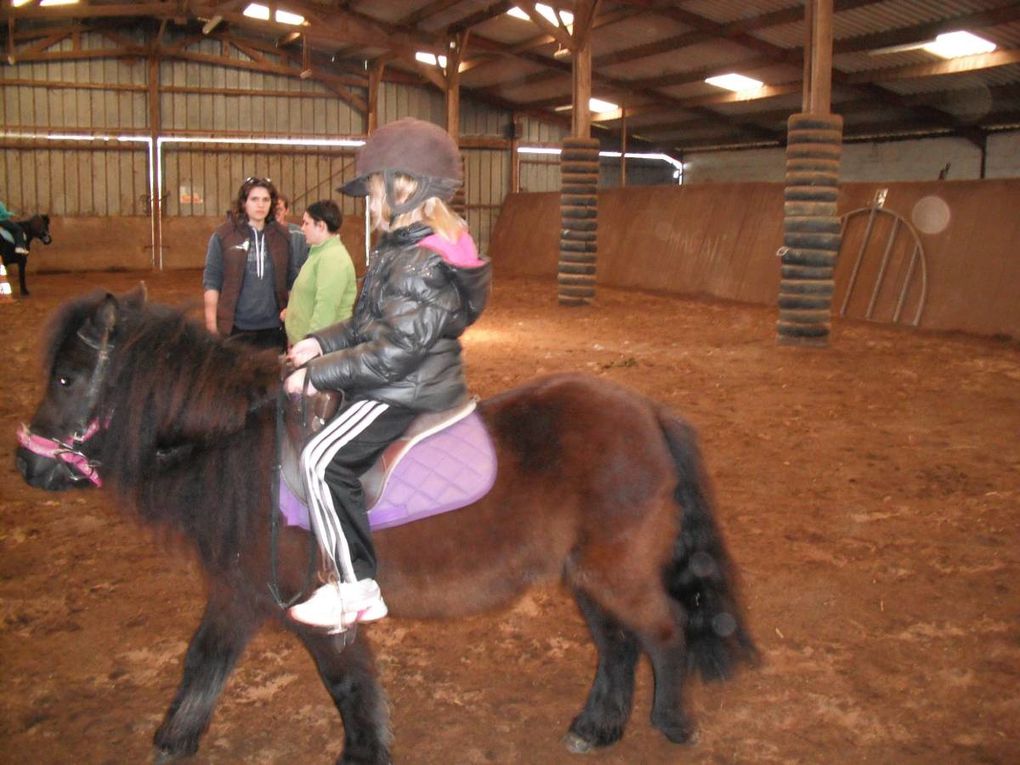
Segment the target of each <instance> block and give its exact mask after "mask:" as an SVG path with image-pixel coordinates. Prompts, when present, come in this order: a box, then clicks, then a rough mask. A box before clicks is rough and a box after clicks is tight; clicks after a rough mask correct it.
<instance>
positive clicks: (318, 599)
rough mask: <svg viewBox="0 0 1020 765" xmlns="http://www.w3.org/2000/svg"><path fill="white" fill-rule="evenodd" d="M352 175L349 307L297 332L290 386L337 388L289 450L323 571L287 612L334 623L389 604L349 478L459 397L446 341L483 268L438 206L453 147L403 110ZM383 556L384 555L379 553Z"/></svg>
mask: <svg viewBox="0 0 1020 765" xmlns="http://www.w3.org/2000/svg"><path fill="white" fill-rule="evenodd" d="M356 172H357V178H355V180H353V181H351V182H350V183H348V184H347V185H345V186H343V187H342V188H341V189H340V191H342V192H344V193H346V194H351V195H353V196H363V197H364V196H367V197H368V199H367V202H366V203H367V205H368V210H369V214H370V216H371V220H372V226H373V228H374V229H376V230H377V231H379V232H380V237H379V240H378V244H377V245H376V247H375V249H374V250H373V251H372V254H371V257H370V259H369V266H368V271H367V273H366V274H365V280H364V284H363V285H362V290H361V295H360V297H359V298H358V301H357V303H356V304H355V307H354V314H353V316H351V318H350V319H348V320H347V321H345V322H340V323H339V324H334V325H333V326H331V327H327V328H325V329H322V330H318V331H313V332H312V333H311V335H310V336H309V337H308V338H306V339H304V340H301V341H300V342H298V343H296V344H295V345H294V346H293V347H292V348H291V350H290V353H289V358H290V361H291V362H292V363H293V364H294V365H295V366H297V367H299V369H298V370H297V371H296V372H294V373H293V374H291V375H290V376H289V377H288V378H287V380H286V381H285V387H286V390H287V392H288V393H291V394H298V393H300V392H301V391H302V390H304V389H305V388H306V387H307V388H309V389H310V390H311V391H313V392H314V391H317V390H336V391H343V393H344V395H345V397H346V398H345V401H344V403H343V404H342V406H341V407H340V409H339V410H338V411H337V413H336V415H334V417H333V419H331V420H330V421H329V422H328V423H327V424H326V425H325V426H324V427H323V428H322V429H321V430H320V431H319V432H318V433H316V434H315V436H313V437H312V439H311V441H310V442H309V443H308V445H306V446H305V448H304V450H303V451H302V453H301V467H302V472H303V475H304V479H305V489H306V493H307V495H308V499H309V514H310V516H311V520H312V525H313V528H314V529H315V534H316V536H317V538H318V541H319V546H320V548H321V550H322V554H323V558H324V561H325V563H326V564H327V567H328V569H329V574H330V576H331V578H333V580H334V581H329V582H327V583H326V584H324V585H323V586H322V587H320V588H319V589H317V590H316V591H315V592H314V593H312V595H311V597H309V598H308V600H306V601H304V602H303V603H299V604H297V605H296V606H293V607H292V608H291V609H290V611H289V614H290V616H291V618H293V619H295V620H296V621H299V622H302V623H304V624H309V625H312V626H317V627H321V628H324V629H326V630H328V631H329V632H341V631H343V630H345V629H347V628H349V627H350V626H352V625H353V624H356V623H357V622H362V621H373V620H375V619H380V618H382V617H383V616H385V615H386V613H387V608H386V604H385V602H384V601H383V599H382V594H381V592H380V590H379V585H378V584H377V583H376V581H375V576H376V558H375V548H374V546H373V544H372V535H371V530H370V527H369V522H368V513H367V511H366V508H365V504H364V495H363V493H362V487H361V482H360V480H359V476H360V475H361V474H362V473H364V472H365V470H367V469H368V468H369V467H370V466H371V465H372V463H373V462H374V461H375V460H376V458H377V457H378V456H379V454H381V453H382V452H383V451H384V450H385V449H386V447H387V446H388V445H389V444H390V443H392V442H393V441H394V440H396V439H397V438H399V437H400V435H401V434H403V432H404V431H405V430H406V429H407V427H408V425H409V424H410V423H411V421H412V420H413V419H414V418H415V417H416V416H417V415H418V414H419V413H422V412H434V411H442V410H444V409H449V408H452V407H454V406H457V405H459V404H463V403H466V401H467V399H468V392H467V383H466V382H465V379H464V370H463V366H462V362H461V345H460V340H459V339H458V338H459V337H460V336H461V334H463V332H464V330H466V329H467V327H468V326H469V325H470V324H472V323H473V322H474V321H475V320H476V319H477V318H478V316H479V314H480V313H481V312H482V309H483V308H484V307H485V303H486V300H487V298H488V294H489V280H490V277H491V267H490V263H489V261H488V260H487V259H482V258H480V257H479V256H478V253H477V251H476V249H475V244H474V241H473V240H472V239H471V235H470V234H469V233H468V231H467V224H466V223H465V222H464V221H463V220H462V219H461V218H460V217H458V216H457V215H456V214H454V213H453V212H452V211H451V210H450V208H449V207H447V205H446V203H447V202H448V201H449V200H450V199H451V197H452V196H453V193H454V191H455V190H456V189H457V187H458V186H459V185H460V182H461V161H460V152H459V151H458V149H457V144H456V143H454V141H453V139H452V138H450V136H449V135H447V134H446V132H445V131H444V130H442V129H441V128H439V127H437V126H436V125H433V124H430V123H428V122H422V121H421V120H415V119H409V118H407V119H402V120H398V121H397V122H392V123H390V124H388V125H386V126H384V127H381V128H379V129H378V130H376V131H375V132H374V133H373V134H372V135H371V136H370V137H369V139H368V142H367V143H366V144H365V145H364V146H363V147H362V148H361V150H360V152H359V153H358V159H357V170H356ZM383 565H384V566H385V561H383Z"/></svg>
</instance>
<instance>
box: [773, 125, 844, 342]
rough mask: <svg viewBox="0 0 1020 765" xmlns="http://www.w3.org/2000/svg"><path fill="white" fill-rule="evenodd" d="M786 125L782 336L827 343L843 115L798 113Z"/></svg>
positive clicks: (836, 242) (786, 339) (836, 238)
mask: <svg viewBox="0 0 1020 765" xmlns="http://www.w3.org/2000/svg"><path fill="white" fill-rule="evenodd" d="M787 127H788V129H787V145H786V188H785V190H784V199H785V204H784V209H783V215H784V217H783V248H782V250H781V251H780V255H781V259H782V266H781V274H780V282H779V323H778V325H777V331H778V340H779V342H780V343H782V344H784V345H821V346H824V345H828V343H829V329H830V326H831V317H832V293H833V270H834V268H835V265H836V255H837V254H838V253H839V244H840V224H839V216H838V215H837V214H836V197H837V196H838V194H839V159H840V155H841V153H842V149H843V118H842V117H841V116H839V115H838V114H794V115H793V116H791V117H790V119H789V122H788V123H787Z"/></svg>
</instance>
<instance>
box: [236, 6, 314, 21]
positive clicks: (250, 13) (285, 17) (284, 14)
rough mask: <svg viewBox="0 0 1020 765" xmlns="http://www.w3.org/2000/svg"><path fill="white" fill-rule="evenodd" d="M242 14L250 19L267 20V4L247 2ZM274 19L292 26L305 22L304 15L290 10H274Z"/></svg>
mask: <svg viewBox="0 0 1020 765" xmlns="http://www.w3.org/2000/svg"><path fill="white" fill-rule="evenodd" d="M243 13H244V15H245V16H247V17H248V18H250V19H258V20H259V21H269V6H268V5H262V4H261V3H248V6H247V7H246V8H245V9H244V11H243ZM276 21H277V22H278V23H280V24H291V25H292V26H299V25H301V24H304V23H305V17H304V16H299V15H297V14H296V13H291V12H290V11H281V10H277V11H276Z"/></svg>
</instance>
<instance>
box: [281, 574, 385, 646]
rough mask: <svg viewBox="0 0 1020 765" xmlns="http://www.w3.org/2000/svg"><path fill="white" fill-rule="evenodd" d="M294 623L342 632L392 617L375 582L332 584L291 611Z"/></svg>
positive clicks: (362, 581) (331, 631)
mask: <svg viewBox="0 0 1020 765" xmlns="http://www.w3.org/2000/svg"><path fill="white" fill-rule="evenodd" d="M287 613H288V614H290V617H291V618H292V619H294V621H298V622H301V623H302V624H308V625H310V626H313V627H322V628H324V629H327V630H329V632H330V633H337V632H343V631H345V630H347V629H348V628H350V627H351V626H352V625H354V624H357V623H358V622H374V621H376V620H377V619H382V618H383V617H384V616H386V614H387V613H389V610H388V609H387V608H386V603H385V601H383V599H382V593H381V592H380V591H379V585H378V584H377V583H376V581H375V580H374V579H361V580H359V581H357V582H339V583H337V582H330V583H329V584H324V585H322V587H320V588H319V589H317V590H316V591H315V592H313V593H312V595H311V597H310V598H308V600H306V601H304V602H303V603H298V604H297V605H296V606H293V607H291V608H290V609H289V610H288V611H287Z"/></svg>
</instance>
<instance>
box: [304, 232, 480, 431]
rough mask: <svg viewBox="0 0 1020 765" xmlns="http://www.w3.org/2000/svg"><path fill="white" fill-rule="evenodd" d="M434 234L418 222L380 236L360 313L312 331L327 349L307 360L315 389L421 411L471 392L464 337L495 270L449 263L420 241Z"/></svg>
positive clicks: (357, 308) (356, 310)
mask: <svg viewBox="0 0 1020 765" xmlns="http://www.w3.org/2000/svg"><path fill="white" fill-rule="evenodd" d="M431 233H432V229H431V228H429V227H428V226H426V225H423V224H420V223H416V224H414V225H411V226H408V227H406V228H402V229H398V230H397V231H393V232H390V233H388V234H386V235H384V236H383V238H382V239H380V241H379V244H378V246H377V247H376V249H375V250H373V252H372V257H371V259H370V263H369V268H368V272H367V273H366V274H365V281H364V284H363V285H362V290H361V295H360V296H359V297H358V302H357V303H356V304H355V306H354V314H353V315H352V316H351V318H350V319H348V320H347V321H345V322H340V323H339V324H334V325H333V326H331V327H327V328H325V329H322V330H319V331H317V332H313V333H312V336H313V337H315V338H316V339H317V340H318V341H319V345H321V346H322V352H323V355H322V356H319V357H317V358H315V359H312V360H311V361H310V362H309V363H308V374H309V376H310V378H311V381H312V384H313V385H315V387H316V388H318V389H319V390H342V391H344V392H345V393H346V394H347V395H348V396H350V397H354V398H372V399H376V400H379V401H385V402H386V403H389V404H397V405H400V406H405V407H409V408H411V409H414V410H418V411H438V410H441V409H447V408H449V407H451V406H454V405H456V404H457V403H459V402H461V401H463V400H464V398H465V397H466V396H467V384H466V382H465V380H464V371H463V368H462V365H461V345H460V341H459V340H458V339H457V338H459V337H460V336H461V335H462V334H463V333H464V330H465V329H467V327H468V326H470V325H471V324H472V323H473V322H474V321H475V319H477V318H478V316H479V314H480V313H481V312H482V309H483V308H484V307H485V303H486V300H487V299H488V296H489V284H490V281H491V277H492V268H491V264H490V263H489V261H488V260H486V261H485V262H484V264H483V265H481V266H477V267H474V268H459V267H456V266H453V265H450V264H449V263H447V262H446V261H445V260H443V258H442V256H441V255H439V254H438V253H436V252H433V251H432V250H429V249H426V248H424V247H421V246H419V245H418V243H419V242H420V241H421V240H422V239H424V238H425V237H426V236H428V235H429V234H431Z"/></svg>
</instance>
